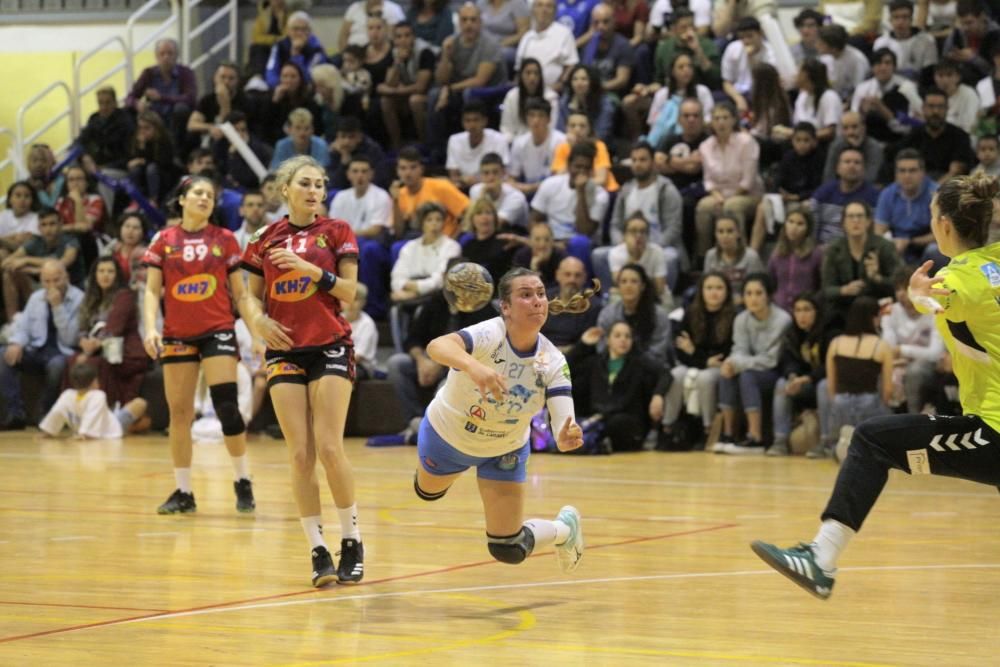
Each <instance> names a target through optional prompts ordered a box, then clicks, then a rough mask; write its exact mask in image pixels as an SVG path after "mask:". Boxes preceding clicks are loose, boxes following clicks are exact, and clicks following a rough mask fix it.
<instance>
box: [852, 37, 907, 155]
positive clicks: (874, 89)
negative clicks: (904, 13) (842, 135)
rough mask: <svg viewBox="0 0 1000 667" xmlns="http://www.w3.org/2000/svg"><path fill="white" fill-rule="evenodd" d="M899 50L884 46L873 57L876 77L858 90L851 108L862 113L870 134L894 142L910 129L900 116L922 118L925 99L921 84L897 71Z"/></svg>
mask: <svg viewBox="0 0 1000 667" xmlns="http://www.w3.org/2000/svg"><path fill="white" fill-rule="evenodd" d="M896 62H897V60H896V53H895V51H893V50H892V49H890V48H888V47H882V48H880V49H878V50H876V51H875V54H874V55H873V56H872V78H870V79H866V80H865V81H863V82H862V83H861V84H859V85H858V87H857V88H855V89H854V97H853V98H852V99H851V111H857V112H858V113H860V114H861V115H862V117H863V118H864V120H865V125H866V126H867V130H868V133H869V134H871V135H872V136H873V137H874V138H876V139H879V140H880V141H888V142H892V141H895V140H897V139H898V138H899V137H900V136H901V135H903V134H905V133H906V132H907V131H909V128H908V127H906V124H905V123H903V122H902V121H901V119H900V118H899V117H898V114H899V113H902V114H903V117H904V118H905V117H919V116H920V107H921V106H923V102H922V101H921V99H920V93H918V92H917V86H916V84H914V83H913V82H912V81H910V80H909V79H907V78H905V77H903V76H900V75H899V74H896Z"/></svg>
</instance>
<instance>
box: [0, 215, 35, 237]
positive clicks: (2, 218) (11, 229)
mask: <svg viewBox="0 0 1000 667" xmlns="http://www.w3.org/2000/svg"><path fill="white" fill-rule="evenodd" d="M25 232H30V233H32V234H37V233H38V214H37V213H35V212H34V211H29V212H27V213H25V214H24V215H22V216H21V217H17V216H15V215H14V211H12V210H10V209H9V208H7V209H4V210H3V211H0V236H11V235H12V234H23V233H25Z"/></svg>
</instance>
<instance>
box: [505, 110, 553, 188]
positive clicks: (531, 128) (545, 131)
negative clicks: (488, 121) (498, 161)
mask: <svg viewBox="0 0 1000 667" xmlns="http://www.w3.org/2000/svg"><path fill="white" fill-rule="evenodd" d="M524 115H525V116H526V120H527V122H528V131H527V132H525V133H523V134H521V135H519V136H518V137H516V138H515V139H514V143H513V144H511V147H510V168H509V169H508V173H509V174H510V181H511V185H513V186H514V187H515V188H517V189H518V190H520V191H521V192H522V193H524V194H525V195H533V194H534V193H535V191H536V190H538V186H539V184H540V183H541V182H542V181H543V180H545V179H546V178H548V177H549V176H551V175H552V158H553V156H554V155H555V152H556V146H558V145H559V144H561V143H563V142H564V141H566V135H565V134H563V133H562V132H560V131H559V130H554V129H552V128H551V127H550V125H549V121H550V118H551V117H552V105H551V104H549V102H548V101H547V100H540V99H535V100H528V102H527V104H525V105H524Z"/></svg>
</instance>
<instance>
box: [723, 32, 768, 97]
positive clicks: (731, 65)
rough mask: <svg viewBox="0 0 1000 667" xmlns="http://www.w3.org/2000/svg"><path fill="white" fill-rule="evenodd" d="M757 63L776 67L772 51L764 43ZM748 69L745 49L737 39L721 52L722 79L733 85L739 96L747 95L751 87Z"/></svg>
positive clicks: (748, 63) (748, 64) (751, 80)
mask: <svg viewBox="0 0 1000 667" xmlns="http://www.w3.org/2000/svg"><path fill="white" fill-rule="evenodd" d="M758 62H765V63H768V64H770V65H775V66H777V60H775V57H774V50H773V49H772V48H771V45H770V44H768V43H767V42H764V44H763V46H762V47H761V54H760V58H759V59H758ZM750 69H751V65H750V58H749V57H747V51H746V47H745V46H743V42H741V41H740V40H738V39H737V40H735V41H733V42H730V43H729V46H727V47H726V50H725V51H723V52H722V78H723V79H724V80H725V81H728V82H729V83H731V84H733V87H734V88H736V90H737V91H738V92H739V93H740V94H741V95H749V94H750V89H751V88H752V87H753V79H752V77H751V76H750Z"/></svg>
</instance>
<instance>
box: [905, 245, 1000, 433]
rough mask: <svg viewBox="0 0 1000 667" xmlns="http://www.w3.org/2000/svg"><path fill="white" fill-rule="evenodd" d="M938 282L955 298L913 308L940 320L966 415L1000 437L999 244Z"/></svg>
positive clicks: (972, 255)
mask: <svg viewBox="0 0 1000 667" xmlns="http://www.w3.org/2000/svg"><path fill="white" fill-rule="evenodd" d="M935 277H936V278H940V279H941V283H935V287H938V286H943V287H944V288H945V289H947V290H949V291H950V292H951V294H949V295H948V296H939V297H934V299H933V300H934V302H935V303H928V302H927V301H926V300H922V301H923V303H918V302H917V301H915V302H914V305H916V306H917V309H918V310H920V311H921V312H925V313H927V312H933V313H934V314H935V315H936V317H935V320H936V324H937V328H938V331H939V332H941V337H942V338H943V339H944V341H945V345H947V347H948V351H949V352H950V353H951V358H952V365H953V366H954V370H955V377H957V378H958V397H959V401H960V402H961V403H962V412H963V413H964V414H966V415H977V416H978V417H980V418H981V419H982V420H983V421H985V422H986V423H987V424H989V425H990V427H991V428H992V429H993V430H994V431H1000V243H994V244H993V245H988V246H984V247H982V248H975V249H974V250H969V251H967V252H963V253H962V254H960V255H958V256H957V257H955V258H953V259H952V260H951V262H950V263H949V264H948V266H946V267H945V268H943V269H942V270H941V271H939V272H938V273H937V275H936V276H935Z"/></svg>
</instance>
